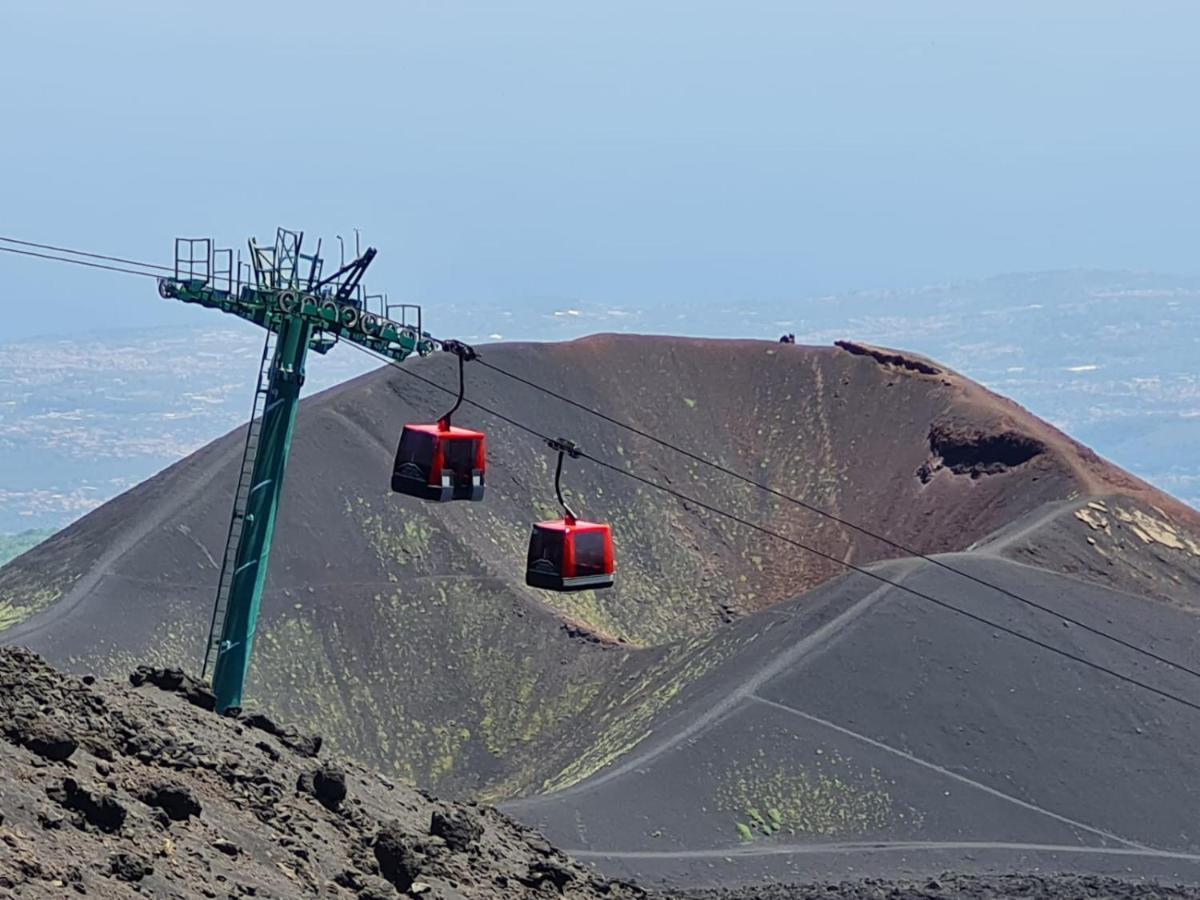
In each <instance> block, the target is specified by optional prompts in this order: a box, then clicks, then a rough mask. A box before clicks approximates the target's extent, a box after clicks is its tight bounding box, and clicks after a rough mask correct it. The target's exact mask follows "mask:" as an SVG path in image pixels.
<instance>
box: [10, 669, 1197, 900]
mask: <svg viewBox="0 0 1200 900" xmlns="http://www.w3.org/2000/svg"><path fill="white" fill-rule="evenodd" d="M130 681H131V683H132V686H127V685H124V684H121V683H113V682H97V681H95V680H93V679H91V678H90V677H84V678H81V679H77V678H74V677H70V676H66V675H63V674H60V673H59V672H57V671H56V670H54V669H52V668H51V667H49V666H48V665H46V664H45V663H44V662H43V661H42V660H41V659H40V658H39V657H38V656H36V655H35V654H33V653H31V652H29V651H26V650H21V649H15V648H3V649H0V736H2V737H3V740H0V896H14V897H55V898H59V897H72V896H88V897H100V898H118V897H132V896H145V897H155V898H193V897H209V898H241V897H261V898H290V897H328V898H342V897H344V898H351V897H356V898H362V900H383V898H396V897H405V896H409V897H428V898H475V897H489V898H491V897H496V898H507V897H513V898H522V897H568V898H580V900H582V898H607V900H632V898H645V900H751V898H762V900H785V898H786V900H792V898H802V897H805V898H807V897H822V898H831V900H832V898H843V897H844V898H944V897H980V898H983V897H988V898H993V897H995V898H999V897H1021V898H1041V897H1047V898H1049V897H1054V898H1059V897H1063V898H1066V897H1163V898H1175V897H1180V898H1192V897H1195V898H1200V889H1196V888H1164V887H1159V886H1156V885H1149V884H1144V883H1135V882H1123V881H1116V880H1112V879H1104V878H1091V877H1079V876H1059V877H1054V878H1040V877H1024V876H1021V877H1018V876H1011V877H997V878H967V877H959V876H949V875H948V876H944V877H942V878H941V879H937V880H932V881H924V882H919V883H912V884H904V883H895V882H886V881H869V880H868V881H861V882H855V883H842V884H821V885H800V886H791V887H784V886H768V887H752V888H741V889H736V890H732V889H731V890H720V889H718V890H702V891H685V892H667V893H663V894H653V893H647V892H645V891H643V890H641V889H640V888H638V887H636V886H634V885H631V884H625V883H620V882H613V881H607V880H603V879H600V878H597V877H596V876H595V875H593V874H591V873H589V872H588V871H587V870H586V869H584V868H583V867H581V866H579V865H578V864H576V863H574V862H572V861H570V860H569V859H567V858H566V857H565V856H563V855H562V854H561V853H559V852H558V851H556V850H555V849H553V848H552V847H551V846H550V845H549V844H548V843H547V842H546V841H545V840H544V839H543V838H541V837H540V836H539V835H538V834H537V833H536V832H534V831H532V830H530V829H528V828H525V827H523V826H521V825H519V824H517V823H515V822H513V821H512V820H510V819H509V818H507V817H506V816H504V815H503V814H501V813H499V812H497V811H496V810H494V809H492V808H490V807H487V806H482V805H476V804H472V803H466V804H458V803H446V802H441V801H438V800H436V799H434V798H433V797H431V796H430V795H428V794H426V793H424V792H422V791H418V790H416V789H414V788H411V787H408V786H406V785H401V784H395V783H392V782H389V781H387V780H386V779H383V778H381V777H380V776H378V775H376V774H373V773H371V772H370V771H368V770H366V769H365V768H363V767H361V766H359V765H357V764H354V763H351V762H344V761H334V760H332V759H329V758H327V755H326V754H323V753H322V752H321V751H322V748H321V741H320V739H319V738H316V737H314V736H309V735H305V734H302V733H299V732H297V731H296V730H295V729H291V728H282V727H279V726H278V725H276V724H275V723H273V722H271V721H270V720H269V719H267V718H265V717H262V716H255V715H248V716H243V717H241V718H240V719H230V718H219V717H217V716H215V715H213V714H212V712H211V711H210V710H211V705H212V702H211V701H212V696H211V694H209V693H208V691H207V690H206V689H205V688H204V687H203V686H201V685H199V684H197V683H196V682H194V681H193V680H192V679H190V678H188V677H187V676H184V675H182V674H181V673H179V672H172V671H170V670H161V669H157V670H156V669H149V668H142V669H139V670H138V671H137V672H135V673H134V674H133V675H132V676H131V678H130Z"/></svg>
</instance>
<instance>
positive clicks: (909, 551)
mask: <svg viewBox="0 0 1200 900" xmlns="http://www.w3.org/2000/svg"><path fill="white" fill-rule="evenodd" d="M0 241H6V242H9V243H16V244H21V245H23V246H30V247H39V248H42V249H51V250H56V251H59V252H63V253H72V254H75V255H78V256H88V257H91V258H95V259H105V260H110V261H115V262H124V263H129V264H132V265H137V266H144V267H146V268H153V269H161V270H164V271H173V270H172V269H170V268H169V267H167V266H159V265H155V264H153V263H142V262H137V261H136V260H128V259H124V258H123V257H116V256H105V255H103V254H98V253H89V252H86V251H82V250H72V249H69V248H64V247H56V246H53V245H50V244H37V243H34V242H32V241H22V240H18V239H16V238H8V237H0ZM0 251H3V252H7V253H17V254H21V255H23V256H33V257H37V258H39V259H47V260H52V261H55V262H66V263H74V264H76V265H81V266H90V267H92V268H96V269H106V270H109V271H113V272H124V273H128V274H130V275H147V276H150V277H153V278H158V277H159V276H158V275H155V274H153V273H151V272H142V271H136V270H133V269H124V268H118V267H115V266H108V265H101V264H98V263H91V262H86V261H84V260H79V259H70V258H67V257H61V256H50V255H47V254H43V253H34V252H30V251H28V250H18V249H15V248H10V247H0ZM345 343H349V345H350V346H352V347H354V348H355V349H358V350H362V351H364V352H367V353H371V354H372V355H373V356H376V358H378V359H380V360H384V361H386V362H388V363H389V364H390V365H397V364H396V363H395V361H394V360H391V359H389V358H387V357H384V356H381V355H378V354H375V353H373V351H370V350H369V349H368V348H365V347H362V346H360V345H358V344H354V343H352V342H345ZM440 343H442V344H443V347H444V349H449V350H451V352H456V353H457V352H458V351H457V350H456V349H453V348H452V347H450V346H448V345H454V344H458V342H456V341H445V342H440ZM461 346H463V347H466V348H467V349H469V350H470V352H471V357H470V358H471V359H476V360H478V361H479V363H480V365H482V366H484V367H486V368H488V369H491V370H492V371H494V372H496V373H497V374H500V375H503V376H505V377H506V378H510V379H512V380H513V381H516V382H518V383H520V384H523V385H525V386H527V387H530V388H533V389H534V390H537V391H540V392H542V393H543V394H546V395H547V396H550V397H553V398H555V399H557V400H559V401H561V402H563V403H566V404H567V405H569V406H573V407H575V408H576V409H579V410H581V411H583V412H586V413H588V414H590V415H593V416H596V417H597V418H599V419H601V420H603V421H605V422H608V423H609V424H611V425H614V426H616V427H618V428H622V429H624V430H626V431H628V432H630V433H632V434H636V435H638V436H639V437H642V438H644V439H646V440H649V441H652V442H653V443H656V444H658V445H659V446H661V447H664V448H666V449H668V450H671V451H672V452H675V453H678V454H680V455H681V456H684V457H686V458H687V459H690V460H692V461H694V462H698V463H701V464H703V465H705V466H708V467H709V468H712V469H714V470H716V471H718V472H721V473H722V474H724V475H727V476H729V477H731V478H734V479H736V480H738V481H741V482H743V483H744V484H747V485H750V486H752V487H755V488H758V489H759V490H762V491H765V492H767V493H769V494H771V495H772V496H774V497H777V498H779V499H781V500H786V501H787V502H789V503H792V504H794V505H796V506H798V507H800V508H801V509H804V510H807V511H808V512H812V513H815V514H817V515H819V516H823V517H825V518H827V519H830V520H831V521H833V522H836V523H838V524H839V525H842V526H844V527H846V528H849V529H851V530H853V531H856V532H858V533H859V534H862V535H864V536H866V537H869V538H871V539H873V540H876V541H879V542H880V543H883V544H886V545H887V546H889V547H891V548H893V549H895V550H899V551H901V552H902V553H904V554H906V555H908V556H912V557H915V558H917V559H920V560H922V561H924V562H927V563H930V564H931V565H934V566H937V567H938V568H940V569H942V570H944V571H947V572H951V573H953V574H955V575H958V576H959V577H961V578H965V579H967V580H969V581H972V582H974V583H975V584H978V585H980V586H982V587H986V588H989V589H991V590H994V591H996V592H998V593H1000V594H1003V595H1004V596H1006V597H1008V598H1009V599H1012V600H1016V601H1017V602H1019V603H1022V604H1024V605H1026V606H1028V607H1030V608H1032V609H1036V610H1038V611H1040V612H1043V613H1046V614H1047V615H1052V616H1055V617H1056V618H1058V619H1061V620H1062V621H1064V622H1069V623H1070V624H1072V625H1074V626H1076V627H1078V628H1081V629H1083V630H1084V631H1087V632H1089V633H1090V634H1094V635H1096V636H1097V637H1100V638H1103V639H1105V640H1108V641H1111V642H1112V643H1114V644H1117V645H1118V646H1121V647H1124V648H1125V649H1127V650H1130V651H1132V652H1134V653H1138V654H1140V655H1142V656H1145V657H1146V658H1148V659H1152V660H1154V661H1155V662H1158V663H1161V664H1163V665H1166V666H1170V667H1171V668H1174V669H1177V670H1179V671H1181V672H1186V673H1188V674H1189V675H1192V676H1194V677H1197V678H1200V669H1196V668H1193V667H1190V666H1187V665H1185V664H1183V663H1179V662H1176V661H1174V660H1171V659H1168V658H1167V657H1164V656H1162V655H1160V654H1158V653H1155V652H1154V651H1153V650H1149V649H1146V648H1144V647H1140V646H1138V645H1137V644H1134V643H1132V642H1130V641H1127V640H1125V639H1124V638H1121V637H1118V636H1117V635H1114V634H1112V633H1110V632H1107V631H1105V630H1103V629H1101V628H1097V627H1095V626H1094V625H1089V624H1088V623H1086V622H1084V621H1082V620H1080V619H1077V618H1075V617H1073V616H1070V615H1066V614H1064V613H1061V612H1059V611H1058V610H1055V609H1053V608H1052V607H1049V606H1046V605H1044V604H1042V603H1038V602H1037V601H1035V600H1031V599H1029V598H1028V597H1024V596H1022V595H1020V594H1018V593H1016V592H1015V591H1011V590H1009V589H1008V588H1005V587H1002V586H1000V585H997V584H993V583H992V582H989V581H987V580H986V579H983V578H980V577H979V576H977V575H972V574H971V573H970V572H966V571H964V570H962V569H959V568H957V567H955V566H952V565H950V564H949V563H946V562H944V561H942V560H940V559H937V558H936V557H934V556H930V555H929V554H926V553H923V552H921V551H919V550H915V549H913V548H911V547H907V546H905V545H904V544H902V543H900V542H898V541H894V540H892V539H890V538H888V537H885V536H884V535H882V534H879V533H877V532H875V531H873V530H871V529H870V528H867V527H865V526H863V525H859V524H857V523H854V522H851V521H849V520H847V519H844V518H842V517H841V516H838V515H836V514H834V513H831V512H829V511H828V510H825V509H822V508H820V507H818V506H814V505H813V504H811V503H808V502H806V501H804V500H801V499H800V498H798V497H793V496H791V495H789V494H787V493H785V492H783V491H780V490H779V489H777V488H774V487H771V486H770V485H768V484H764V483H763V482H760V481H756V480H755V479H753V478H751V477H749V476H747V475H743V474H742V473H740V472H736V471H734V470H732V469H729V468H727V467H725V466H722V465H721V464H720V463H715V462H713V461H712V460H710V459H707V458H705V457H703V456H701V455H700V454H698V453H694V452H692V451H690V450H687V449H685V448H683V447H680V446H678V445H676V444H673V443H672V442H670V441H667V440H665V439H663V438H660V437H658V436H657V435H654V434H652V433H650V432H648V431H645V430H644V429H641V428H638V427H637V426H635V425H631V424H630V423H628V422H623V421H621V420H620V419H617V418H615V417H613V416H610V415H607V414H606V413H603V412H601V411H600V410H598V409H595V408H594V407H591V406H588V405H587V404H584V403H580V402H579V401H577V400H573V399H572V398H570V397H567V396H564V395H563V394H560V393H558V392H557V391H553V390H551V389H550V388H547V387H545V386H544V385H541V384H538V383H537V382H535V381H532V380H530V379H527V378H524V377H523V376H521V375H517V374H515V373H513V372H509V371H507V370H505V369H503V368H501V367H500V366H497V365H494V364H493V363H489V362H487V361H486V360H483V359H479V357H478V355H477V354H475V351H474V350H473V349H472V348H470V347H469V346H468V345H461ZM463 359H464V356H463V355H462V354H461V353H459V365H460V367H461V365H462V363H463ZM400 370H401V371H402V372H405V373H406V374H408V375H412V376H413V377H415V378H419V379H421V380H423V381H427V383H429V384H431V385H433V386H434V387H437V388H438V389H439V390H446V391H449V389H448V388H444V387H442V386H441V385H439V384H436V383H435V382H432V381H428V380H427V379H423V378H421V376H419V375H416V374H415V373H413V372H409V371H408V370H407V369H403V368H401V369H400ZM460 379H461V373H460ZM460 385H461V380H460ZM449 392H450V393H454V392H453V391H449ZM461 402H462V400H461V394H460V399H459V402H458V403H456V404H455V406H454V410H457V409H458V407H459V404H460V403H461ZM467 402H468V403H472V401H469V400H468V401H467ZM472 405H474V406H478V404H475V403H472ZM479 408H481V409H484V411H485V412H489V413H490V414H491V415H493V416H496V417H497V418H500V419H502V420H504V421H507V422H508V423H509V424H510V425H514V426H515V427H518V428H523V427H524V426H521V425H519V424H518V423H516V422H513V421H512V420H509V419H505V418H504V417H503V416H501V415H500V414H499V413H496V412H494V411H492V410H487V409H486V408H484V407H479ZM454 410H452V411H451V412H453V411H454ZM525 430H528V429H525ZM538 437H541V438H542V439H543V440H549V439H548V438H546V437H544V436H543V435H538ZM588 458H590V457H588ZM593 461H594V462H597V463H598V464H600V465H606V464H605V463H603V462H602V461H599V460H593ZM616 471H622V472H623V471H624V470H621V469H617V470H616ZM624 474H629V475H631V477H635V478H636V477H638V476H635V475H632V473H628V472H626V473H624ZM662 489H663V490H669V489H667V488H662ZM692 502H696V503H697V504H698V505H701V506H703V505H704V504H702V503H700V502H699V501H692ZM751 527H757V526H753V525H752V526H751ZM783 539H784V540H789V539H787V538H783ZM805 549H809V550H810V552H813V553H817V554H818V555H821V556H825V557H826V558H828V559H830V560H832V561H834V562H836V563H838V564H839V565H846V566H850V564H849V563H844V562H843V561H842V560H840V559H837V558H836V557H833V556H830V555H828V554H824V553H822V552H821V551H817V550H814V549H811V548H805Z"/></svg>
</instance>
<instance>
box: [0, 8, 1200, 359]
mask: <svg viewBox="0 0 1200 900" xmlns="http://www.w3.org/2000/svg"><path fill="white" fill-rule="evenodd" d="M1198 34H1200V4H1196V3H1194V2H1192V0H1187V2H1175V3H1168V2H1145V0H1143V2H1128V3H1111V2H1102V0H1086V2H1080V0H1055V2H1054V3H1046V2H1044V0H1042V2H1036V3H1033V2H1030V3H1015V2H1006V3H990V4H984V3H963V2H961V0H955V2H928V0H910V2H895V0H888V2H850V0H837V2H833V0H830V2H822V3H811V2H801V0H792V2H777V3H767V2H747V0H739V2H736V3H735V2H723V3H713V2H696V0H689V2H664V0H654V2H646V0H640V2H615V0H606V2H602V3H586V4H585V3H577V2H567V0H555V2H549V0H547V2H511V3H472V4H467V3H456V2H444V0H443V2H428V3H410V2H380V3H353V2H343V3H339V4H331V3H321V4H317V3H307V2H289V3H286V4H285V3H274V2H259V3H246V2H237V3H225V2H203V3H200V2H194V3H188V4H185V3H168V2H162V0H155V2H149V0H146V2H129V0H113V2H107V3H85V2H70V3H68V2H54V0H42V2H37V3H17V2H7V3H3V4H0V77H2V83H3V86H4V87H3V91H2V92H0V111H2V113H3V117H2V119H0V121H2V122H3V125H2V126H0V127H2V128H3V140H2V141H0V162H2V163H3V168H2V175H0V234H4V235H7V236H16V237H25V238H28V239H32V240H43V241H46V242H49V243H56V242H61V243H64V244H66V245H69V246H79V247H82V248H86V249H98V250H101V251H108V252H114V253H117V254H128V255H132V256H135V257H136V258H139V259H149V260H153V261H161V262H168V261H169V255H170V248H171V239H172V237H173V236H174V235H176V234H189V235H208V234H212V235H215V236H217V237H218V238H220V239H221V240H222V242H224V243H226V244H232V243H234V242H238V243H241V242H243V241H244V240H245V238H246V236H247V235H249V234H251V233H257V234H260V235H262V236H264V237H267V236H269V235H270V234H271V233H272V232H273V229H274V227H275V225H277V224H286V225H289V226H292V227H296V228H303V229H305V230H306V231H307V232H309V234H311V235H317V234H322V235H324V236H325V237H326V239H327V240H329V241H332V239H333V235H334V234H336V233H338V232H341V233H342V234H345V235H349V234H350V233H351V232H350V229H351V228H352V227H354V226H358V227H359V228H361V229H362V230H363V233H364V235H365V236H366V238H367V239H368V240H369V241H370V242H371V243H373V244H375V245H377V246H378V247H379V248H380V251H381V253H380V257H379V260H378V262H377V264H376V266H375V269H374V278H373V280H372V284H373V286H374V287H376V288H380V289H386V290H388V291H389V292H390V293H391V294H392V297H393V299H395V298H397V297H399V296H404V297H407V298H411V299H416V300H420V301H421V302H423V303H425V304H427V305H429V306H436V304H437V303H438V302H439V301H447V300H455V301H460V302H471V301H475V300H478V301H479V302H481V303H482V302H488V303H493V302H497V301H499V302H504V303H508V302H512V303H513V304H518V303H520V302H521V301H522V300H523V299H528V298H534V297H537V298H545V297H561V298H564V299H565V300H579V301H597V302H605V303H625V304H643V305H644V304H650V303H680V304H682V303H685V302H717V301H720V302H728V301H744V302H746V303H754V302H755V301H756V300H765V299H772V300H779V299H786V298H790V297H800V296H811V295H813V294H818V293H824V292H828V291H833V290H843V289H849V288H859V287H887V286H904V285H913V284H918V283H925V282H931V281H941V280H945V279H951V278H961V277H973V276H984V275H990V274H994V273H998V272H1004V271H1015V270H1027V269H1044V268H1060V267H1105V268H1138V269H1152V270H1159V271H1166V272H1178V273H1194V272H1198V271H1200V257H1198V253H1197V250H1198V248H1200V202H1198V201H1200V176H1198V175H1197V169H1198V165H1200V121H1198V117H1197V115H1196V104H1197V95H1198V92H1200V53H1198V52H1197V49H1196V39H1197V35H1198ZM0 304H2V305H3V308H4V310H5V311H6V313H8V314H6V315H5V317H4V319H3V320H2V321H3V325H0V339H2V338H7V337H22V336H27V335H30V334H35V333H47V332H53V331H56V330H61V331H63V332H65V333H69V334H71V335H72V336H78V335H79V334H81V333H85V332H86V331H87V330H89V329H94V328H97V327H101V326H103V325H106V324H119V325H123V326H130V325H142V324H144V325H153V324H157V323H162V322H167V321H187V322H201V323H203V322H204V321H206V316H211V314H208V313H205V312H204V311H199V310H186V309H175V308H174V306H173V305H172V304H169V303H167V302H165V301H161V300H158V299H157V297H156V295H155V293H154V286H153V282H151V281H150V280H149V279H147V280H146V283H144V284H143V283H142V282H140V281H139V280H137V279H133V278H129V277H126V276H119V275H108V274H104V273H99V272H93V271H89V270H68V269H67V267H64V266H58V265H54V264H49V263H39V262H35V261H31V260H21V259H17V258H14V257H11V256H9V255H7V254H0ZM14 310H16V311H18V314H17V315H15V316H14V315H12V314H11V312H12V311H14Z"/></svg>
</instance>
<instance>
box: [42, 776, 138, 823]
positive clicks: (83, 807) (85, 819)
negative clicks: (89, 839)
mask: <svg viewBox="0 0 1200 900" xmlns="http://www.w3.org/2000/svg"><path fill="white" fill-rule="evenodd" d="M46 796H48V797H49V798H50V799H51V800H53V801H54V802H55V803H57V804H58V805H59V806H61V807H63V809H68V810H70V811H72V812H74V813H77V814H78V817H79V818H78V821H77V822H76V825H78V827H80V828H85V827H88V826H91V827H93V828H96V829H98V830H100V831H103V832H104V833H105V834H113V833H115V832H117V831H120V830H121V826H122V825H124V824H125V816H126V815H127V814H128V812H127V810H126V809H125V807H124V806H122V805H121V804H120V803H119V802H118V801H117V799H116V798H115V797H112V796H109V795H106V794H98V793H95V792H93V791H90V790H88V789H87V788H84V787H82V786H80V784H79V782H77V781H76V780H75V779H74V778H64V779H63V780H62V781H60V782H58V783H57V784H52V785H50V786H49V787H47V788H46Z"/></svg>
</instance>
